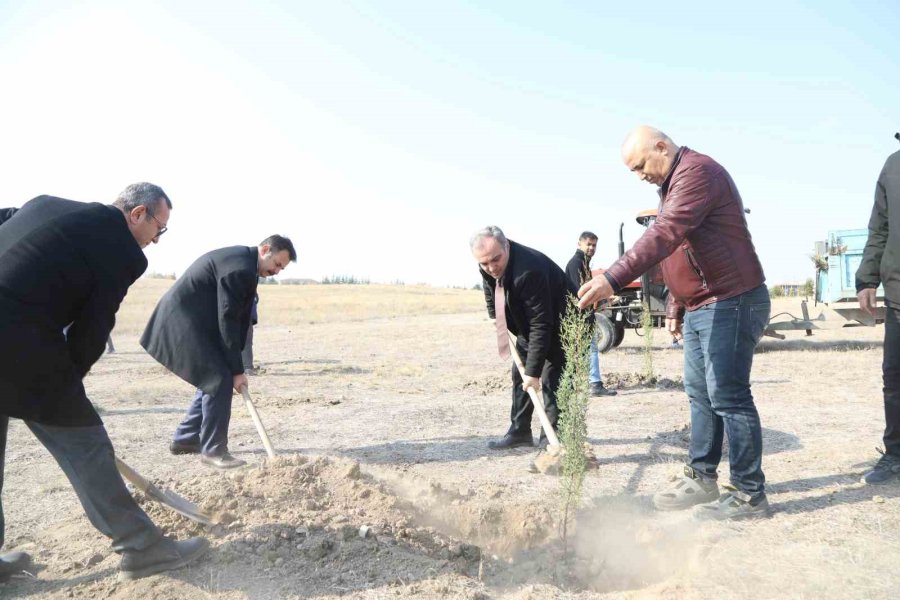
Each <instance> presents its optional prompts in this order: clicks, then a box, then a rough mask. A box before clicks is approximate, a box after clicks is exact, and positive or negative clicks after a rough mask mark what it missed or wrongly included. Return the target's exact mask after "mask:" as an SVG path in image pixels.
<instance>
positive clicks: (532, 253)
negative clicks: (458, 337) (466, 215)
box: [470, 226, 577, 450]
mask: <svg viewBox="0 0 900 600" xmlns="http://www.w3.org/2000/svg"><path fill="white" fill-rule="evenodd" d="M470 247H471V250H472V256H474V257H475V260H476V261H478V265H479V271H480V272H481V277H482V280H483V285H484V299H485V302H486V303H487V311H488V315H489V316H490V317H491V318H492V319H494V322H495V325H496V327H497V344H498V349H499V352H500V357H501V358H503V359H504V360H508V359H509V358H510V355H511V353H510V347H509V338H508V336H507V333H506V332H507V330H509V331H510V332H512V333H513V334H514V335H515V336H516V350H517V351H518V353H519V356H520V357H521V358H522V361H523V363H524V365H525V377H524V378H523V377H522V376H521V375H520V374H519V370H518V368H517V367H516V365H515V364H513V366H512V384H513V388H512V411H511V413H510V420H511V421H512V424H511V425H510V426H509V430H508V431H507V432H506V435H504V436H503V437H502V438H501V439H499V440H496V441H491V442H489V443H488V447H489V448H492V449H494V450H504V449H507V448H515V447H517V446H532V445H533V444H534V440H533V438H532V437H531V414H532V411H533V410H534V409H533V407H532V405H531V402H530V401H529V398H528V389H529V388H531V389H532V390H534V391H535V392H539V391H541V390H542V389H543V394H544V408H545V409H546V412H547V417H548V419H549V420H550V424H551V425H552V426H553V429H554V430H556V422H557V419H558V417H559V409H558V408H557V406H556V389H557V387H559V380H560V377H562V372H563V369H564V368H565V362H566V359H565V353H564V352H563V348H562V342H561V340H560V332H559V328H560V322H561V319H562V315H563V313H564V312H565V308H566V297H567V296H568V294H572V295H574V294H575V293H576V292H577V288H576V287H575V286H574V284H573V283H572V282H571V281H569V279H568V278H567V277H566V274H565V273H564V272H563V270H562V269H560V268H559V266H557V265H556V263H554V262H553V261H552V260H550V259H549V258H547V257H546V256H544V255H543V254H541V253H540V252H538V251H537V250H532V249H531V248H528V247H526V246H522V245H521V244H517V243H516V242H513V241H510V240H507V239H506V236H505V235H503V232H502V231H501V230H500V228H499V227H495V226H490V227H485V228H484V229H482V230H480V231H478V232H476V233H475V235H473V236H472V239H471V240H470ZM544 439H545V434H544V432H543V431H542V432H541V438H540V441H539V445H543V443H544Z"/></svg>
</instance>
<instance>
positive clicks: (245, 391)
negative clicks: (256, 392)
mask: <svg viewBox="0 0 900 600" xmlns="http://www.w3.org/2000/svg"><path fill="white" fill-rule="evenodd" d="M241 394H242V395H243V396H244V404H246V405H247V411H248V412H249V413H250V416H251V417H252V418H253V424H254V425H256V431H257V432H258V433H259V437H260V439H262V443H263V446H264V447H265V448H266V454H268V455H269V458H275V449H274V448H272V442H270V441H269V434H268V433H266V428H265V427H264V426H263V423H262V420H261V419H260V418H259V413H258V412H256V406H255V405H254V404H253V400H251V399H250V390H248V389H247V386H246V385H245V386H242V387H241Z"/></svg>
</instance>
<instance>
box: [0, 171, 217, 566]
mask: <svg viewBox="0 0 900 600" xmlns="http://www.w3.org/2000/svg"><path fill="white" fill-rule="evenodd" d="M171 207H172V204H171V202H170V201H169V198H168V197H167V196H166V195H165V193H163V191H162V189H160V188H159V187H157V186H155V185H153V184H150V183H137V184H134V185H130V186H128V187H127V188H126V189H125V191H123V192H122V193H121V194H119V197H118V198H117V199H116V201H115V202H114V203H113V204H112V205H111V206H105V205H103V204H98V203H91V204H86V203H82V202H74V201H72V200H63V199H61V198H53V197H51V196H40V197H38V198H35V199H33V200H31V201H30V202H28V203H26V204H25V206H23V207H22V208H21V209H20V210H18V211H16V210H14V209H4V210H0V223H3V225H2V226H0V354H2V358H0V490H2V487H3V459H4V454H5V450H6V432H7V427H8V424H9V418H10V417H13V418H16V419H22V420H23V421H24V422H25V425H26V426H27V427H28V429H30V430H31V432H32V433H33V434H34V436H35V437H37V439H38V440H39V441H40V442H41V443H42V444H43V445H44V447H45V448H47V450H48V451H49V452H50V454H51V455H53V458H55V459H56V462H57V463H59V466H60V467H61V468H62V470H63V472H64V473H65V474H66V477H68V479H69V481H70V482H71V483H72V487H73V488H75V492H76V493H77V494H78V499H79V500H80V501H81V505H82V507H84V512H85V513H86V514H87V517H88V519H89V520H90V522H91V524H92V525H93V526H94V527H96V528H97V529H98V530H99V531H100V532H101V533H103V534H104V535H106V536H107V537H109V538H111V539H112V549H113V550H114V551H116V552H118V553H120V554H121V555H122V561H121V564H120V569H121V571H122V574H123V576H124V577H125V578H128V579H134V578H137V577H144V576H147V575H152V574H154V573H159V572H161V571H166V570H169V569H176V568H178V567H181V566H184V565H186V564H188V563H189V562H191V561H193V560H194V559H196V558H198V557H199V556H201V555H202V554H203V553H204V552H205V551H206V550H207V548H208V544H207V542H206V540H204V539H203V538H192V539H189V540H185V541H181V542H176V541H174V540H171V539H169V538H166V537H163V535H162V533H160V531H159V529H157V527H156V526H155V525H154V524H153V522H152V521H151V520H150V518H149V517H148V516H147V515H146V514H145V513H144V511H142V510H141V509H140V508H139V507H138V505H137V504H136V503H135V502H134V499H133V498H132V497H131V494H129V493H128V490H127V489H126V487H125V484H124V483H123V481H122V478H121V477H120V476H119V472H118V471H117V470H116V463H115V456H114V454H113V447H112V443H111V442H110V440H109V436H108V435H107V433H106V428H105V427H104V426H103V422H102V421H101V420H100V416H99V415H98V414H97V411H96V410H94V407H93V405H92V404H91V402H90V400H88V398H87V396H86V395H85V390H84V385H83V384H82V378H83V377H84V376H85V375H87V372H88V371H89V370H90V368H91V366H92V365H93V364H94V363H95V362H97V360H98V359H99V358H100V356H101V355H102V354H103V349H104V346H105V345H106V340H107V339H108V338H109V332H110V331H111V330H112V328H113V325H114V324H115V314H116V311H117V310H118V309H119V304H120V303H121V302H122V299H123V298H124V297H125V294H126V292H127V291H128V288H129V286H131V284H132V283H134V281H135V280H136V279H137V278H138V277H140V276H141V274H142V273H143V272H144V270H145V269H146V268H147V259H146V258H145V257H144V253H143V252H142V249H143V248H146V247H147V246H148V245H149V244H150V243H151V242H152V243H156V242H158V241H159V237H160V236H161V235H162V234H163V233H164V232H165V231H166V229H167V226H166V225H167V223H168V221H169V209H170V208H171ZM4 221H6V222H5V223H4ZM66 327H68V333H67V334H65V335H64V334H63V329H64V328H66ZM2 545H3V507H2V505H0V546H2ZM28 562H29V557H28V556H27V555H25V554H23V553H14V554H12V555H10V554H6V555H3V556H0V581H5V580H6V579H8V578H9V577H10V576H11V575H13V574H15V573H17V572H20V571H22V570H23V569H24V568H26V567H27V564H28Z"/></svg>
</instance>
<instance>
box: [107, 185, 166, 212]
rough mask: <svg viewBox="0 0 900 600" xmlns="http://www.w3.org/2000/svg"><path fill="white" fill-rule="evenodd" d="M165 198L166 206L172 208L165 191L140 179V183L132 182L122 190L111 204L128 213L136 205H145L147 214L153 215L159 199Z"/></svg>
mask: <svg viewBox="0 0 900 600" xmlns="http://www.w3.org/2000/svg"><path fill="white" fill-rule="evenodd" d="M162 200H165V201H166V206H168V207H169V209H171V208H172V201H171V200H169V197H168V196H166V193H165V192H164V191H163V189H162V188H161V187H159V186H158V185H153V184H152V183H147V182H146V181H142V182H140V183H132V184H131V185H129V186H128V187H127V188H125V189H124V190H122V193H120V194H119V196H118V198H116V200H115V202H113V206H115V207H116V208H118V209H119V210H121V211H122V212H124V213H130V212H131V211H132V210H134V209H135V208H137V207H138V206H146V207H147V214H149V215H151V216H152V215H153V211H154V210H155V209H156V207H157V206H159V203H160V201H162Z"/></svg>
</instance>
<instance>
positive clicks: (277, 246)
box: [259, 233, 297, 262]
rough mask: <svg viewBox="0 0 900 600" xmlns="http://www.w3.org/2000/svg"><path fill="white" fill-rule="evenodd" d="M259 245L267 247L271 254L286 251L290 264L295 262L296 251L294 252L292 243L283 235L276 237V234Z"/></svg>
mask: <svg viewBox="0 0 900 600" xmlns="http://www.w3.org/2000/svg"><path fill="white" fill-rule="evenodd" d="M259 245H260V246H265V245H268V246H269V248H271V251H272V252H273V253H278V252H281V251H282V250H287V253H288V256H290V257H291V262H297V251H296V250H294V244H293V242H291V240H290V239H289V238H286V237H284V236H283V235H278V234H277V233H276V234H274V235H270V236H269V237H267V238H266V239H264V240H263V241H261V242H260V243H259Z"/></svg>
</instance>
